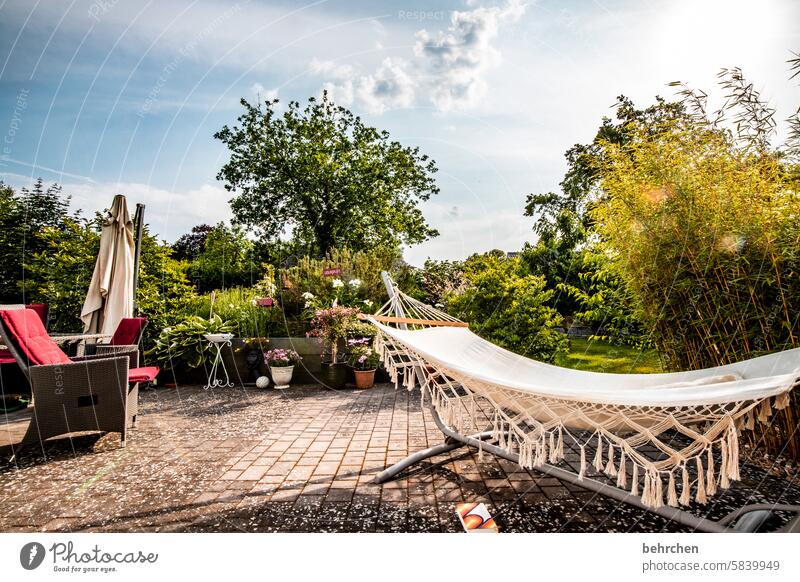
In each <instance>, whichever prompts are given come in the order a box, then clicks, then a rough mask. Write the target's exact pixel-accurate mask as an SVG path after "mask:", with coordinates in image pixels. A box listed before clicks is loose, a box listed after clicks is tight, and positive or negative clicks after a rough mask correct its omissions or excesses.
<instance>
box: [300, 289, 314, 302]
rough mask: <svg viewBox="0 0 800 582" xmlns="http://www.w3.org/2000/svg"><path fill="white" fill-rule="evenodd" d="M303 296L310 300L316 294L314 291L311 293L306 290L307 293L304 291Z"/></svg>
mask: <svg viewBox="0 0 800 582" xmlns="http://www.w3.org/2000/svg"><path fill="white" fill-rule="evenodd" d="M302 297H303V299H305V300H306V301H308V300H310V299H314V294H313V293H309V292H308V291H306V292H305V293H303V295H302Z"/></svg>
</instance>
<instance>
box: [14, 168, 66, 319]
mask: <svg viewBox="0 0 800 582" xmlns="http://www.w3.org/2000/svg"><path fill="white" fill-rule="evenodd" d="M69 202H70V197H69V196H64V195H63V194H62V192H61V186H59V185H58V184H52V185H50V186H48V187H47V188H45V186H44V183H43V181H42V179H41V178H39V179H38V180H37V181H36V182H35V183H34V184H33V187H32V188H30V189H29V188H22V189H21V190H20V192H19V193H15V192H14V190H13V189H11V188H10V187H8V186H6V185H5V184H2V183H0V300H2V301H4V302H13V303H18V302H24V301H26V300H27V293H28V292H29V290H28V289H27V284H26V279H28V275H27V274H26V273H25V270H24V265H25V264H26V263H27V262H28V261H29V260H30V259H31V258H32V257H33V256H34V255H36V254H37V253H40V252H42V251H43V250H44V249H45V248H46V245H47V241H46V240H44V239H40V238H39V237H38V234H39V233H40V232H41V231H42V230H43V229H46V228H51V227H60V226H61V225H62V223H63V221H64V220H65V219H66V218H67V217H68V216H69V211H68V210H69Z"/></svg>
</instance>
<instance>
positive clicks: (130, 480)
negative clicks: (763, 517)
mask: <svg viewBox="0 0 800 582" xmlns="http://www.w3.org/2000/svg"><path fill="white" fill-rule="evenodd" d="M140 400H141V406H140V419H139V425H138V427H137V428H136V429H135V430H133V431H132V432H131V433H129V437H128V439H129V441H128V445H127V447H125V448H120V447H119V437H118V435H116V434H109V435H104V436H102V435H100V436H99V435H97V434H91V435H81V436H77V437H73V438H63V439H60V440H53V441H50V442H48V443H46V444H45V446H44V447H43V448H37V447H32V448H29V449H26V450H24V451H23V452H22V453H21V454H20V455H18V458H17V462H16V463H12V462H10V461H9V459H10V448H8V447H7V445H8V444H9V443H12V442H16V441H17V440H19V438H20V437H21V435H22V433H23V432H24V430H25V428H26V426H27V423H28V422H29V418H30V412H29V411H25V412H18V413H15V414H11V415H8V416H7V417H6V418H4V419H2V420H0V447H3V446H4V445H5V446H6V447H5V448H0V531H60V532H72V531H125V532H130V531H133V532H135V531H188V532H201V531H259V532H274V531H282V532H393V531H398V532H405V531H408V532H457V531H461V528H460V525H459V522H458V519H457V518H456V517H455V515H454V513H453V511H454V507H455V505H456V504H457V503H459V502H463V501H483V502H485V503H487V505H488V506H489V509H490V511H491V512H492V513H493V514H494V515H495V517H496V520H497V522H498V524H499V526H500V528H501V531H503V532H559V531H568V532H582V531H602V532H612V531H615V532H620V531H681V529H680V528H678V527H676V526H674V525H673V524H669V523H666V522H665V521H664V520H662V519H661V518H658V517H655V516H653V515H650V514H647V513H646V512H642V511H638V510H634V509H632V508H629V507H628V506H624V505H623V506H620V505H618V504H617V503H615V502H611V501H609V500H607V499H605V498H603V497H598V496H596V495H594V494H592V493H590V492H587V491H584V490H582V489H581V488H579V487H576V486H574V485H571V484H565V483H562V482H560V481H558V480H557V479H554V478H550V477H545V476H542V475H541V474H537V473H535V472H529V471H524V470H521V469H520V468H519V467H518V466H516V465H514V464H513V463H510V462H507V461H504V460H498V459H496V458H494V457H492V456H491V455H488V454H485V455H483V458H482V459H479V458H478V454H477V452H472V451H470V450H467V449H461V450H456V451H453V452H452V453H449V454H446V455H442V456H440V457H436V458H434V459H431V460H429V461H428V462H427V463H424V464H423V465H421V466H420V468H419V469H418V470H416V471H415V472H410V473H407V474H405V475H403V476H402V478H400V479H398V480H396V481H394V482H391V483H387V484H384V485H382V486H381V485H374V484H373V483H372V478H373V476H374V474H375V473H376V472H378V471H380V470H382V469H383V468H384V467H385V466H386V465H387V464H390V463H393V462H395V461H398V460H400V459H402V458H403V457H405V456H406V455H407V454H408V453H409V452H413V451H415V450H418V449H421V448H424V447H427V446H431V445H434V444H438V443H440V442H441V441H442V436H441V434H440V433H439V431H438V430H437V429H436V427H435V425H434V424H433V421H432V419H431V418H430V415H429V414H428V412H427V411H425V412H423V410H422V409H421V408H420V403H419V392H418V391H414V392H412V393H409V392H407V391H405V390H403V389H400V390H397V391H396V390H395V389H394V387H393V386H389V385H379V386H376V387H375V388H374V389H371V390H366V391H355V390H344V391H340V392H335V391H331V390H326V389H323V388H320V387H317V386H295V387H292V388H291V389H289V390H286V391H283V392H278V391H275V390H256V389H250V388H248V389H244V388H231V389H217V390H215V391H209V392H206V391H204V390H203V389H202V388H199V387H188V388H180V389H159V390H153V391H149V392H143V393H142V394H141V397H140ZM576 460H577V459H575V458H573V459H572V462H573V463H575V461H576ZM742 476H743V482H741V483H737V484H735V486H734V487H733V488H732V489H730V490H728V491H726V492H725V493H724V495H718V496H717V497H716V498H712V501H711V502H710V503H709V504H708V505H707V506H706V508H705V509H704V511H706V512H708V513H710V514H712V515H713V516H715V517H718V516H720V515H722V514H724V513H726V512H727V511H729V510H730V508H731V507H737V506H739V505H742V504H744V503H746V502H751V503H752V502H761V501H772V502H784V503H800V490H798V488H797V487H795V486H794V485H793V484H791V483H789V482H787V481H783V480H780V479H778V478H775V477H771V476H768V475H765V474H764V473H763V472H761V471H760V470H758V469H756V468H755V467H752V466H747V465H745V466H743V468H742ZM696 509H697V508H696Z"/></svg>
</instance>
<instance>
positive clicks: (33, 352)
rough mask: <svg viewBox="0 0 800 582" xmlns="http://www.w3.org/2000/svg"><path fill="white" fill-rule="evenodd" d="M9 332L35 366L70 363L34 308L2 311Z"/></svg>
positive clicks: (1, 316)
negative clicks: (48, 333)
mask: <svg viewBox="0 0 800 582" xmlns="http://www.w3.org/2000/svg"><path fill="white" fill-rule="evenodd" d="M0 318H2V320H3V325H5V327H6V330H7V331H8V334H9V335H10V336H11V339H12V340H13V341H14V342H15V343H16V345H17V346H18V347H19V349H20V351H22V353H23V354H25V357H27V358H28V361H29V362H30V364H31V365H33V366H42V365H45V364H69V363H70V361H71V360H70V359H69V357H68V356H67V354H65V353H64V352H63V351H62V350H61V348H59V347H58V344H57V343H56V342H54V341H53V338H51V337H50V336H49V335H47V330H46V329H45V328H44V324H43V323H42V320H41V319H39V315H38V314H37V313H36V312H35V311H34V310H32V309H14V310H3V311H0Z"/></svg>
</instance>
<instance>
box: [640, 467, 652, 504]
mask: <svg viewBox="0 0 800 582" xmlns="http://www.w3.org/2000/svg"><path fill="white" fill-rule="evenodd" d="M642 503H644V504H645V506H647V507H652V506H653V491H652V483H651V481H650V472H649V471H648V472H647V473H645V474H644V487H643V488H642Z"/></svg>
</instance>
